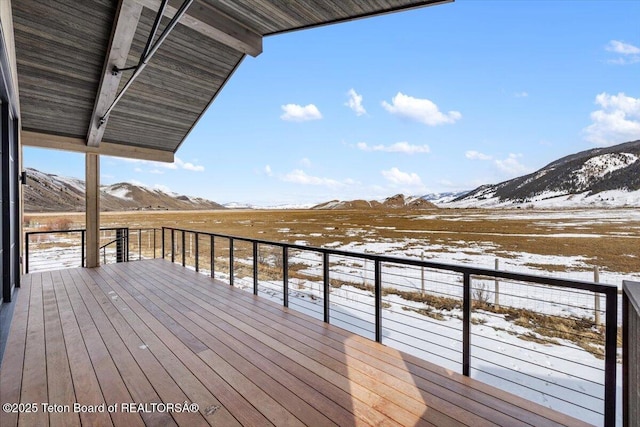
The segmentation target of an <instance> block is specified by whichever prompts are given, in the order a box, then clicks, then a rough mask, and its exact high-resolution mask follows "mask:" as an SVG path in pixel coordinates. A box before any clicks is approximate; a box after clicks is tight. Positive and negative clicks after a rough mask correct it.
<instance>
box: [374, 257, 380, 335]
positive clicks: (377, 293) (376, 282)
mask: <svg viewBox="0 0 640 427" xmlns="http://www.w3.org/2000/svg"><path fill="white" fill-rule="evenodd" d="M373 266H374V273H373V274H374V287H375V295H374V297H375V300H376V304H375V306H376V307H375V310H376V316H375V319H376V320H375V327H376V341H377V342H382V268H381V265H380V260H378V259H377V260H375V261H374V264H373Z"/></svg>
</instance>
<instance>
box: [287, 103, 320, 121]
mask: <svg viewBox="0 0 640 427" xmlns="http://www.w3.org/2000/svg"><path fill="white" fill-rule="evenodd" d="M281 108H282V111H284V114H283V115H281V116H280V118H281V119H282V120H285V121H288V122H307V121H309V120H320V119H321V118H322V114H320V110H318V107H316V106H315V105H313V104H309V105H305V106H304V107H303V106H302V105H297V104H287V105H283V106H282V107H281Z"/></svg>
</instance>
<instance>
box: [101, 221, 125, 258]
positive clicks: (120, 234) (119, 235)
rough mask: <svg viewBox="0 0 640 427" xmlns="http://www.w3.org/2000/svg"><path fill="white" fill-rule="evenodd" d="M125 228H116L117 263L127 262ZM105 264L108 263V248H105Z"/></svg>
mask: <svg viewBox="0 0 640 427" xmlns="http://www.w3.org/2000/svg"><path fill="white" fill-rule="evenodd" d="M124 232H125V229H124V228H116V262H125V261H126V258H125V253H124V243H125V242H124ZM104 259H105V261H104V263H105V264H106V263H107V248H106V247H105V248H104Z"/></svg>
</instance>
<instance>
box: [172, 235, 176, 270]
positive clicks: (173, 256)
mask: <svg viewBox="0 0 640 427" xmlns="http://www.w3.org/2000/svg"><path fill="white" fill-rule="evenodd" d="M171 262H176V230H175V229H173V228H172V229H171Z"/></svg>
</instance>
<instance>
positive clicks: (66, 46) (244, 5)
mask: <svg viewBox="0 0 640 427" xmlns="http://www.w3.org/2000/svg"><path fill="white" fill-rule="evenodd" d="M448 1H449V0H297V1H294V0H289V1H276V0H195V1H193V3H192V4H191V5H190V6H189V7H188V9H187V10H186V13H185V15H183V16H182V17H181V18H180V20H179V21H178V24H177V25H176V26H175V28H174V29H173V30H172V31H171V33H170V34H169V36H168V37H167V38H166V40H165V41H164V43H162V45H161V46H160V47H159V48H158V50H157V52H156V53H155V55H154V56H153V57H152V58H151V59H150V60H149V62H148V64H147V66H146V67H145V68H144V69H143V70H142V71H141V72H140V75H139V77H138V78H137V79H136V80H135V81H134V82H133V84H131V86H130V88H128V90H127V91H126V92H125V94H124V95H123V96H122V98H121V100H119V102H118V103H117V104H116V105H115V107H114V108H113V110H112V111H111V113H110V114H109V115H108V116H106V117H105V118H106V121H105V122H104V123H103V124H102V125H100V119H101V118H102V117H103V116H104V112H105V111H106V109H107V108H108V107H109V106H110V105H111V104H112V102H113V100H114V99H115V97H116V95H117V94H118V93H119V92H120V91H121V90H122V88H123V87H124V86H125V84H126V82H127V80H128V79H129V78H130V76H131V75H132V74H133V72H134V71H133V70H130V71H122V72H120V73H117V74H115V75H114V73H112V69H113V67H114V65H116V66H117V67H119V68H124V67H130V66H135V65H137V64H138V63H139V61H140V58H141V56H142V52H143V50H144V49H145V46H146V44H147V40H148V38H149V34H150V32H151V30H152V27H153V23H154V20H155V18H156V16H157V14H158V13H157V11H158V10H159V8H160V5H161V0H119V1H117V0H82V1H78V0H13V1H12V7H13V18H14V32H15V43H16V59H17V66H18V85H19V90H20V108H21V123H22V142H23V144H24V145H34V146H43V147H51V148H61V149H68V150H74V151H85V152H96V153H100V154H107V155H119V156H125V157H137V158H147V159H152V160H163V161H171V160H172V159H173V154H174V153H175V152H176V150H177V149H178V148H179V147H180V144H181V143H182V142H183V141H184V139H185V138H186V136H187V135H188V134H189V132H190V130H191V129H192V128H193V126H194V125H195V124H196V123H197V121H198V119H199V118H200V116H201V115H202V114H203V113H204V111H205V110H206V109H207V107H208V106H209V104H210V103H211V102H212V101H213V100H214V99H215V97H216V95H217V94H218V92H219V91H220V90H221V89H222V87H223V86H224V84H225V82H226V81H227V79H229V78H230V76H231V75H232V74H233V71H234V70H235V69H236V67H238V65H239V64H240V62H241V61H242V59H243V58H244V56H245V55H246V54H249V55H252V56H257V55H259V54H260V53H261V52H262V37H264V36H268V35H274V34H280V33H283V32H288V31H293V30H299V29H304V28H311V27H314V26H318V25H326V24H331V23H336V22H341V21H347V20H352V19H357V18H362V17H367V16H373V15H378V14H382V13H390V12H395V11H399V10H404V9H409V8H415V7H422V6H428V5H432V4H439V3H444V2H448ZM182 4H183V1H182V0H170V1H169V2H168V5H167V7H166V8H165V10H164V17H163V18H162V20H161V21H160V25H159V28H158V32H157V34H158V35H159V34H161V32H162V31H163V29H164V27H165V26H167V24H168V23H169V22H170V20H171V18H172V17H173V16H174V15H175V14H176V11H177V10H178V9H179V8H180V6H181V5H182ZM156 39H157V37H156Z"/></svg>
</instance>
